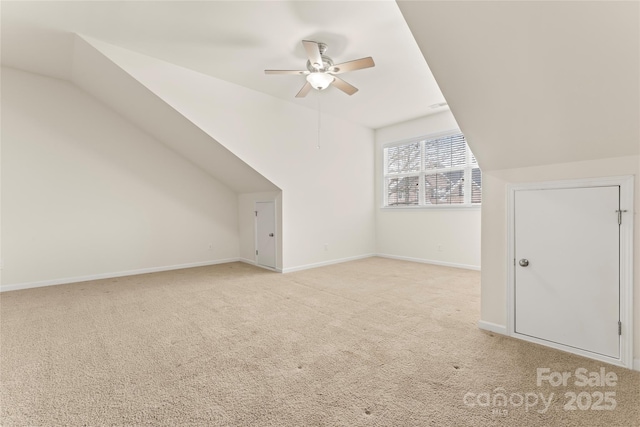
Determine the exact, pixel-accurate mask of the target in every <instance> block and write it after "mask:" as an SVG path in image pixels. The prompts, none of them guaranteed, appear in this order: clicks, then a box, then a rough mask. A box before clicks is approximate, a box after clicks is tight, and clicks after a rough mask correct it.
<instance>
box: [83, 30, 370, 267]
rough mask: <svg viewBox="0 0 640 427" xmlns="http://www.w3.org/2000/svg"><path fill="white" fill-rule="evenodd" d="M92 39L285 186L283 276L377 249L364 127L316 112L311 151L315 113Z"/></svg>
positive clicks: (196, 121)
mask: <svg viewBox="0 0 640 427" xmlns="http://www.w3.org/2000/svg"><path fill="white" fill-rule="evenodd" d="M90 43H91V44H92V45H94V46H95V47H96V48H97V49H99V50H100V51H101V52H102V53H103V54H105V55H106V56H107V57H109V58H110V59H111V60H112V61H114V62H115V63H116V64H117V65H118V66H120V67H122V69H123V70H125V71H126V72H127V73H129V74H130V75H132V76H133V77H134V78H136V79H137V80H138V81H140V82H141V84H143V85H144V86H146V87H147V88H148V89H150V90H151V91H152V92H154V93H155V94H156V95H157V96H159V97H160V98H161V99H163V100H164V101H165V102H167V103H168V104H169V105H171V106H172V107H173V108H175V109H176V111H178V112H179V113H181V114H183V115H184V116H185V117H187V118H188V119H189V120H191V121H192V122H193V123H195V124H196V125H197V126H199V127H200V128H201V129H203V130H204V131H205V132H207V133H208V134H209V135H211V137H212V138H214V139H215V140H216V141H218V142H219V143H220V144H222V145H224V146H225V147H226V148H228V149H229V150H230V151H232V152H233V153H234V154H235V155H237V156H238V157H239V158H241V159H242V160H243V161H244V162H246V163H247V164H248V165H250V166H251V167H252V168H254V169H255V170H256V171H258V172H259V173H260V174H262V175H263V176H264V177H266V178H267V179H269V180H270V181H271V182H272V183H274V184H275V185H276V186H277V187H278V188H280V189H281V190H282V223H283V230H282V233H283V234H282V245H283V253H282V256H283V258H282V266H283V270H284V271H291V270H294V269H298V268H304V267H310V266H314V265H321V264H325V263H331V262H335V261H339V260H346V259H350V258H355V257H362V256H367V255H369V254H372V253H373V252H374V250H375V224H374V222H375V219H374V210H373V209H372V206H373V205H374V189H373V186H372V182H373V180H374V178H373V175H374V143H373V142H374V135H373V131H372V130H371V129H368V128H365V127H363V126H360V125H356V124H353V123H350V122H347V121H345V120H342V119H340V118H338V117H334V116H332V115H330V114H323V115H322V126H321V132H320V147H321V148H318V147H317V143H318V113H317V111H315V110H311V109H308V108H305V107H300V106H298V105H295V104H293V103H291V102H287V101H282V100H280V99H277V98H274V97H272V96H269V95H265V94H263V93H260V92H256V91H254V90H251V89H247V88H244V87H241V86H238V85H235V84H232V83H229V82H226V81H223V80H220V79H217V78H214V77H211V76H208V75H204V74H201V73H197V72H195V71H192V70H188V69H185V68H181V67H178V66H176V65H174V64H170V63H167V62H164V61H161V60H158V59H155V58H151V57H147V56H144V55H140V54H137V53H134V52H131V51H128V50H126V49H122V48H119V47H116V46H113V45H108V44H105V43H101V42H98V41H95V40H91V41H90ZM175 82H180V84H179V85H178V84H175ZM318 95H320V96H321V94H318V93H317V92H312V93H311V94H310V95H309V96H318ZM355 96H357V95H355ZM344 102H349V97H347V96H345V98H344ZM325 247H327V248H328V250H325Z"/></svg>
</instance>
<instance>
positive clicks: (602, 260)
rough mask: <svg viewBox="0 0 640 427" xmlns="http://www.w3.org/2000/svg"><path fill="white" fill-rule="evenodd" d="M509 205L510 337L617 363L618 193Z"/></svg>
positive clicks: (539, 197) (545, 194)
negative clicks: (511, 210)
mask: <svg viewBox="0 0 640 427" xmlns="http://www.w3.org/2000/svg"><path fill="white" fill-rule="evenodd" d="M514 197H515V199H514V201H515V203H514V205H515V208H514V219H515V225H514V233H515V235H514V237H515V239H514V240H515V241H514V249H515V252H514V254H515V259H514V263H515V265H514V269H515V285H514V298H515V301H514V308H515V310H514V311H515V312H514V321H515V322H514V332H515V333H516V334H521V335H525V336H528V337H533V338H537V339H540V340H545V341H548V342H550V343H556V344H560V345H563V346H569V347H573V348H576V349H579V350H583V351H587V352H590V353H596V354H598V355H603V356H607V357H612V358H615V359H618V358H619V357H620V335H619V321H620V223H619V218H620V213H619V212H618V211H619V210H620V186H616V185H612V186H603V187H582V188H555V189H543V190H540V189H537V190H518V191H515V194H514Z"/></svg>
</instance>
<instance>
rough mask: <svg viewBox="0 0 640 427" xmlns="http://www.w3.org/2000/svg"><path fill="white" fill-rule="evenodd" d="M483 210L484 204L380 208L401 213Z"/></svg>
mask: <svg viewBox="0 0 640 427" xmlns="http://www.w3.org/2000/svg"><path fill="white" fill-rule="evenodd" d="M481 208H482V203H473V204H464V203H458V204H451V205H445V204H443V205H423V206H420V205H408V206H380V208H379V209H380V210H383V211H389V212H391V211H401V210H434V209H438V210H440V209H453V210H456V209H470V210H480V209H481Z"/></svg>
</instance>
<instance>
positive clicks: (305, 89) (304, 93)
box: [296, 82, 357, 98]
mask: <svg viewBox="0 0 640 427" xmlns="http://www.w3.org/2000/svg"><path fill="white" fill-rule="evenodd" d="M310 90H311V83H309V82H306V83H305V84H304V86H302V89H300V92H298V94H297V95H296V98H304V97H305V96H307V94H308V93H309V91H310ZM356 90H357V89H356Z"/></svg>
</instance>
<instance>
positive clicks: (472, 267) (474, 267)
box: [375, 254, 480, 271]
mask: <svg viewBox="0 0 640 427" xmlns="http://www.w3.org/2000/svg"><path fill="white" fill-rule="evenodd" d="M375 256H379V257H381V258H390V259H399V260H401V261H411V262H420V263H422V264H433V265H441V266H443V267H455V268H464V269H465V270H477V271H479V270H480V266H479V265H467V264H458V263H454V262H445V261H436V260H431V259H423V258H412V257H406V256H399V255H389V254H375Z"/></svg>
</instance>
